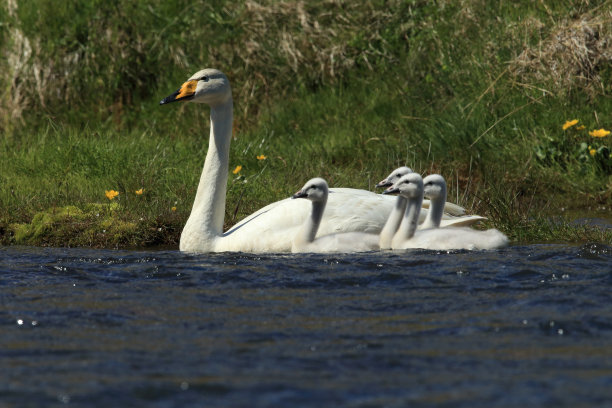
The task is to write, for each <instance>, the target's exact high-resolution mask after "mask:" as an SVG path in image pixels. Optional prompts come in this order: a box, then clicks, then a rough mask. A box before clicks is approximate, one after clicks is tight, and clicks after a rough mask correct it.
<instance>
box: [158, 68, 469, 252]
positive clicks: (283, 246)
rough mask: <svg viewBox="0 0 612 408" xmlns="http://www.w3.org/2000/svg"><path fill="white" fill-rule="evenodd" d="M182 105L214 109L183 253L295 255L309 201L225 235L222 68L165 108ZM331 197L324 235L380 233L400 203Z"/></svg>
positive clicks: (196, 80) (278, 208) (225, 89)
mask: <svg viewBox="0 0 612 408" xmlns="http://www.w3.org/2000/svg"><path fill="white" fill-rule="evenodd" d="M177 101H179V102H180V101H189V102H196V103H205V104H208V105H209V106H210V108H211V109H210V136H209V144H208V152H207V154H206V160H205V162H204V168H203V170H202V175H201V176H200V182H199V184H198V189H197V192H196V196H195V200H194V202H193V207H192V210H191V214H190V215H189V218H188V219H187V222H186V224H185V227H184V228H183V232H182V234H181V240H180V245H179V248H180V250H181V251H187V252H221V251H245V252H288V251H291V241H292V238H293V237H294V236H295V233H296V231H297V229H298V228H299V227H300V226H301V225H302V223H303V221H304V219H305V218H306V217H307V215H308V213H309V210H310V208H309V207H310V206H309V203H308V202H306V201H305V200H292V199H290V198H288V199H285V200H281V201H277V202H275V203H272V204H269V205H267V206H266V207H264V208H262V209H260V210H259V211H257V212H255V213H253V214H251V215H250V216H248V217H246V218H245V219H243V220H242V221H240V222H239V223H237V224H236V225H234V226H233V227H232V228H230V229H229V230H228V231H227V232H225V233H224V232H223V221H224V216H225V194H226V191H227V178H228V166H229V146H230V141H231V136H232V120H233V100H232V91H231V87H230V84H229V81H228V79H227V77H226V76H225V74H223V73H222V72H221V71H218V70H216V69H204V70H201V71H198V72H197V73H195V74H194V75H193V76H192V77H191V78H190V79H189V80H187V81H186V82H185V83H184V84H183V85H182V86H181V87H180V89H179V90H178V91H176V92H174V93H173V94H171V95H169V96H168V97H166V98H164V99H163V100H162V101H161V102H160V104H161V105H164V104H168V103H171V102H177ZM330 192H332V193H333V194H330V196H329V199H328V202H327V207H326V211H325V214H324V215H323V218H322V219H321V224H320V226H319V233H320V234H321V235H328V234H332V233H337V232H349V231H360V232H370V233H374V234H377V233H379V232H380V230H381V228H382V227H383V225H384V224H385V221H386V220H387V216H388V215H389V213H390V212H391V208H392V207H393V205H394V201H395V200H394V199H393V198H392V197H387V196H383V195H380V194H375V193H372V192H369V191H365V190H357V189H349V188H335V189H330ZM349 206H350V211H349ZM459 208H460V207H459Z"/></svg>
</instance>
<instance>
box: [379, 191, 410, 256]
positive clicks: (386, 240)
mask: <svg viewBox="0 0 612 408" xmlns="http://www.w3.org/2000/svg"><path fill="white" fill-rule="evenodd" d="M406 204H408V200H407V199H406V198H405V197H403V196H401V195H398V196H397V199H396V200H395V204H394V206H393V209H392V210H391V213H390V214H389V218H387V222H386V223H385V226H384V227H383V229H382V230H381V231H380V237H379V241H378V243H379V246H380V249H391V242H392V240H393V235H395V232H396V231H397V229H398V228H399V226H400V223H401V222H402V218H403V217H404V212H405V211H406Z"/></svg>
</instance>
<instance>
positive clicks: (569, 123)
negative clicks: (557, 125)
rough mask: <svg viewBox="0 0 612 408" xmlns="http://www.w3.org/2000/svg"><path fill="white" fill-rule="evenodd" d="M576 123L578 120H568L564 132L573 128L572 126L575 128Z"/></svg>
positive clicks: (564, 125)
mask: <svg viewBox="0 0 612 408" xmlns="http://www.w3.org/2000/svg"><path fill="white" fill-rule="evenodd" d="M576 123H578V119H574V120H568V121H566V122H565V123H564V124H563V130H565V129H567V128H571V127H572V126H574V125H575V124H576Z"/></svg>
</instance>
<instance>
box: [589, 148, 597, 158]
mask: <svg viewBox="0 0 612 408" xmlns="http://www.w3.org/2000/svg"><path fill="white" fill-rule="evenodd" d="M595 153H597V150H595V149H593V148H592V147H589V154H590V155H591V156H595Z"/></svg>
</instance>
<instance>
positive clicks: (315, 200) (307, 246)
mask: <svg viewBox="0 0 612 408" xmlns="http://www.w3.org/2000/svg"><path fill="white" fill-rule="evenodd" d="M328 195H329V188H328V186H327V182H326V181H325V180H323V179H322V178H313V179H311V180H308V182H306V184H304V187H302V189H301V190H300V191H298V192H297V193H295V194H294V195H293V197H292V199H295V198H306V199H307V200H308V201H310V202H312V205H311V211H310V214H309V216H308V217H307V218H306V220H304V223H303V224H302V226H301V227H300V228H299V229H298V231H297V233H296V235H295V237H294V238H293V242H292V246H291V252H363V251H373V250H376V249H378V235H377V234H368V233H365V232H341V233H333V234H328V235H322V236H319V238H315V237H316V235H317V231H318V230H319V225H320V223H321V218H322V217H323V214H324V213H325V207H326V204H327V198H328Z"/></svg>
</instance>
